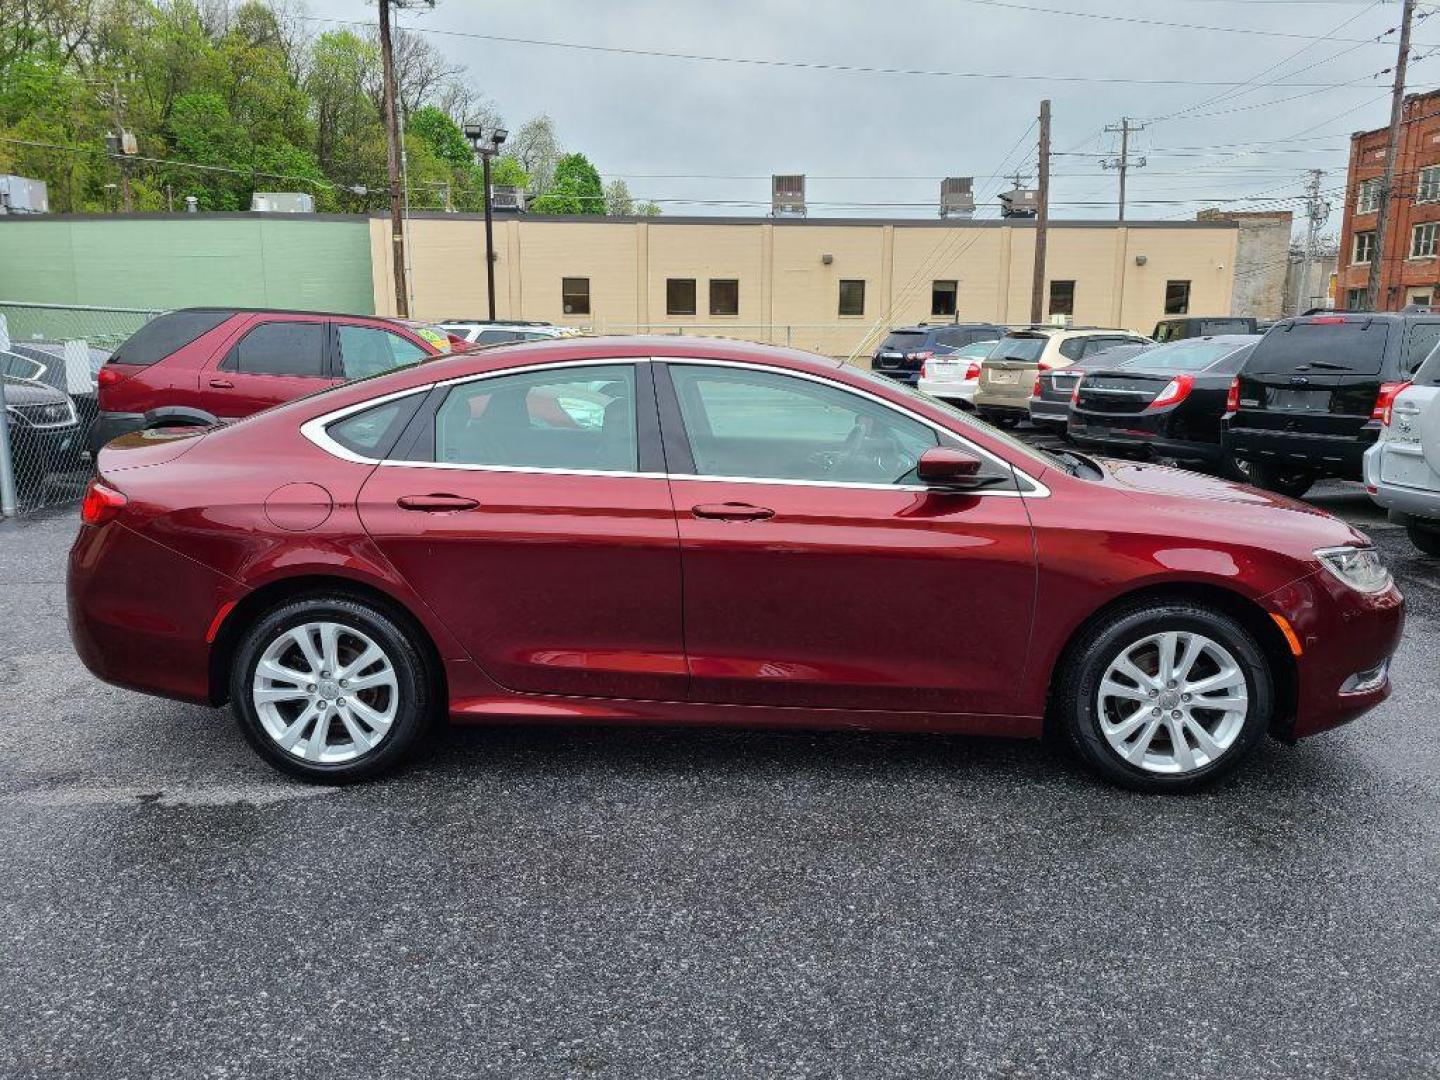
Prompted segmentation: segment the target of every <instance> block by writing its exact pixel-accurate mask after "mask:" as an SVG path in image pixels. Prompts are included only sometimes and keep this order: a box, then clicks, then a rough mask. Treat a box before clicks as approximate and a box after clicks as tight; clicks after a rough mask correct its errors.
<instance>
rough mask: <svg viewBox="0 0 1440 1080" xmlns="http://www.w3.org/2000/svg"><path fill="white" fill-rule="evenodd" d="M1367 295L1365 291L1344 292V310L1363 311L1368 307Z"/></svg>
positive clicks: (1351, 290) (1368, 297)
mask: <svg viewBox="0 0 1440 1080" xmlns="http://www.w3.org/2000/svg"><path fill="white" fill-rule="evenodd" d="M1369 299H1370V296H1369V293H1368V292H1367V291H1366V290H1365V289H1347V290H1345V310H1346V311H1364V310H1366V308H1368V307H1369Z"/></svg>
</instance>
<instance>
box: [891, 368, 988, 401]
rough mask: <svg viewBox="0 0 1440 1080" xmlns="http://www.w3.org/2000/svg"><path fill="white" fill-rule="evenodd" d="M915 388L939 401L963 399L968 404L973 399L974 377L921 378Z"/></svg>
mask: <svg viewBox="0 0 1440 1080" xmlns="http://www.w3.org/2000/svg"><path fill="white" fill-rule="evenodd" d="M887 374H888V373H887ZM916 389H918V390H919V391H920V392H921V393H924V394H929V395H930V396H931V397H937V398H939V399H940V400H941V401H963V402H964V403H965V404H966V405H969V404H971V403H972V402H974V400H975V380H974V379H971V380H969V381H968V382H967V381H965V380H963V379H958V380H957V379H921V380H920V381H919V382H918V383H917V384H916Z"/></svg>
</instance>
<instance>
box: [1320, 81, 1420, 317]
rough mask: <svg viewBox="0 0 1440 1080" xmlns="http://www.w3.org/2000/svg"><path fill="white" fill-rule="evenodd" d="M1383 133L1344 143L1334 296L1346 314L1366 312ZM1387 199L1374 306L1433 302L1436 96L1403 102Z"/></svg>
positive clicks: (1392, 307)
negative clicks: (1344, 176)
mask: <svg viewBox="0 0 1440 1080" xmlns="http://www.w3.org/2000/svg"><path fill="white" fill-rule="evenodd" d="M1387 135H1388V129H1387V128H1379V129H1377V130H1375V131H1360V132H1356V133H1355V134H1354V135H1352V136H1351V137H1350V169H1349V175H1348V177H1347V179H1346V184H1345V214H1344V217H1343V219H1342V223H1341V231H1340V263H1339V271H1338V274H1339V277H1338V281H1337V286H1336V293H1337V295H1336V298H1335V300H1336V304H1337V305H1339V306H1343V307H1346V308H1351V309H1358V308H1363V307H1364V306H1365V288H1366V285H1367V282H1368V280H1369V275H1370V261H1371V254H1372V253H1373V251H1374V250H1375V228H1376V218H1377V215H1378V211H1379V209H1380V185H1381V182H1382V180H1383V174H1384V172H1385V144H1386V138H1387ZM1392 199H1393V201H1392V202H1391V204H1390V220H1389V221H1388V222H1387V226H1386V230H1385V232H1386V237H1385V260H1384V266H1382V268H1381V271H1382V272H1381V275H1380V293H1379V295H1378V297H1377V298H1376V302H1375V306H1376V307H1377V308H1378V309H1380V310H1382V311H1398V310H1399V309H1400V308H1402V307H1404V306H1405V305H1406V304H1430V303H1437V304H1440V90H1436V91H1431V92H1430V93H1428V94H1411V95H1409V96H1407V97H1406V98H1405V111H1404V119H1403V121H1402V123H1401V127H1400V145H1399V148H1398V150H1397V152H1396V155H1395V183H1394V187H1393V193H1392Z"/></svg>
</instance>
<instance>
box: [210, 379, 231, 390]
mask: <svg viewBox="0 0 1440 1080" xmlns="http://www.w3.org/2000/svg"><path fill="white" fill-rule="evenodd" d="M210 385H211V386H213V387H214V388H215V389H216V390H234V389H235V384H234V383H233V382H231V381H230V380H229V379H211V380H210Z"/></svg>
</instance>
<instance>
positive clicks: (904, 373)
mask: <svg viewBox="0 0 1440 1080" xmlns="http://www.w3.org/2000/svg"><path fill="white" fill-rule="evenodd" d="M1005 334H1006V328H1005V327H1003V326H995V325H993V324H991V323H937V324H936V325H934V326H927V325H926V324H924V323H921V324H920V325H919V326H897V327H895V329H893V330H891V331H890V333H889V334H887V335H886V337H885V340H884V341H882V342H881V343H880V347H879V348H878V349H876V350H875V355H874V356H873V357H871V360H870V366H871V367H872V368H874V369H875V371H877V372H878V373H879V374H881V375H888V376H890V378H892V379H896V380H898V381H900V382H903V383H909V384H910V385H911V386H914V385H915V384H916V383H917V382H918V381H919V380H920V369H921V368H922V367H923V366H924V365H925V361H926V360H929V359H930V358H931V357H932V356H945V355H947V354H949V353H952V352H954V351H955V350H956V349H962V348H964V347H965V346H966V345H970V344H973V343H974V342H976V341H993V340H998V339H999V338H1002V337H1004V336H1005Z"/></svg>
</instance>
